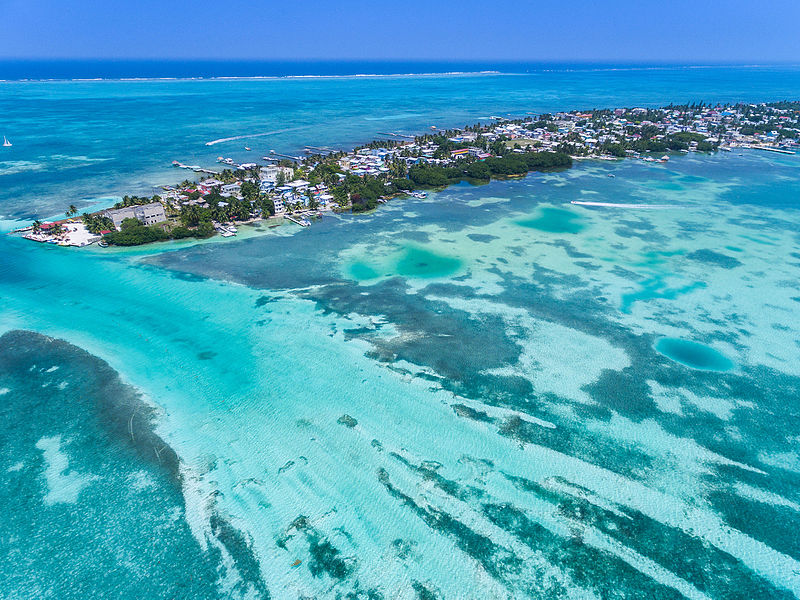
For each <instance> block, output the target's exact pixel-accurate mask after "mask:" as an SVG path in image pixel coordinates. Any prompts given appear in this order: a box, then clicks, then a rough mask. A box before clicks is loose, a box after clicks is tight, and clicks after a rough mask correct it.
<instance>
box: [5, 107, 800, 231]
mask: <svg viewBox="0 0 800 600" xmlns="http://www.w3.org/2000/svg"><path fill="white" fill-rule="evenodd" d="M378 135H380V136H381V138H380V139H378V140H375V141H372V142H370V143H368V144H365V145H363V146H361V147H358V148H355V149H353V150H350V151H345V150H337V149H334V148H328V147H324V148H323V147H312V146H306V147H305V148H304V150H303V152H302V154H301V155H300V156H294V155H285V154H276V153H274V152H273V153H271V155H270V156H265V157H263V162H262V163H257V162H252V163H244V164H237V163H235V162H234V161H233V160H232V159H230V158H225V157H219V158H218V159H217V162H218V163H219V164H220V166H221V170H211V169H206V168H202V167H200V166H193V165H184V164H181V163H179V162H177V161H175V162H174V163H173V164H174V166H176V167H178V168H185V169H189V170H191V171H192V172H193V173H195V174H197V175H199V176H200V179H199V180H189V179H186V180H184V181H183V182H181V183H180V184H177V185H173V186H163V187H162V188H161V191H160V193H159V194H157V195H154V196H152V197H139V196H125V197H123V198H122V200H121V201H120V202H118V203H117V204H115V205H114V206H113V207H110V208H108V209H105V210H101V211H97V212H94V213H91V214H89V213H84V214H83V215H81V216H78V215H77V212H78V211H77V210H76V209H75V207H74V206H71V207H70V209H69V210H68V211H67V218H66V219H62V220H58V221H54V222H40V221H36V222H34V223H33V224H32V225H31V226H29V227H26V228H24V229H22V230H18V232H17V233H21V234H22V235H23V236H24V237H26V238H28V239H31V240H35V241H39V242H45V243H52V244H58V245H65V246H87V245H91V244H94V243H97V244H98V245H101V246H108V245H117V246H132V245H139V244H144V243H150V242H157V241H166V240H170V239H184V238H207V237H211V236H213V235H215V234H218V235H221V236H223V237H233V236H235V235H236V234H237V233H238V229H237V225H241V224H243V223H251V222H254V221H261V220H268V221H270V222H271V223H275V224H279V223H282V222H284V221H289V222H293V223H295V224H297V225H300V226H304V227H305V226H309V225H310V224H311V222H312V220H313V219H315V218H319V217H321V216H322V215H323V214H324V213H325V212H329V211H346V210H352V211H353V212H365V211H369V210H372V209H374V208H375V207H376V206H377V205H378V204H380V203H382V202H386V201H388V200H390V199H392V198H394V197H397V196H400V195H405V194H411V195H415V196H418V197H424V195H425V194H426V192H425V191H424V190H425V189H437V188H443V187H446V186H448V185H450V184H453V183H457V182H460V181H465V180H466V181H470V182H472V183H481V182H487V181H489V180H491V179H492V178H505V177H515V176H522V175H525V174H526V173H529V172H531V171H536V170H540V171H541V170H553V169H565V168H569V167H571V166H572V164H573V160H580V159H588V158H593V159H601V160H621V159H625V158H629V159H637V160H643V161H646V162H652V163H663V162H666V161H668V160H669V159H670V155H676V154H681V153H689V152H714V151H718V150H722V151H731V150H733V149H735V148H736V149H744V148H747V149H756V150H762V151H770V152H779V153H788V154H793V153H794V152H795V151H796V149H797V148H798V147H800V142H799V141H798V140H800V101H792V102H774V103H764V104H736V105H715V106H708V105H705V104H691V105H681V106H677V105H670V106H666V107H663V108H658V109H653V108H617V109H603V110H584V111H571V112H559V113H555V114H533V113H530V114H526V115H524V116H522V117H518V118H505V117H491V118H489V119H486V120H485V122H481V123H478V124H475V125H472V126H468V127H465V128H463V129H448V130H439V129H437V128H436V127H435V126H431V127H430V129H429V130H428V131H427V132H426V133H424V134H421V135H410V134H405V133H397V132H390V133H386V132H381V133H379V134H378Z"/></svg>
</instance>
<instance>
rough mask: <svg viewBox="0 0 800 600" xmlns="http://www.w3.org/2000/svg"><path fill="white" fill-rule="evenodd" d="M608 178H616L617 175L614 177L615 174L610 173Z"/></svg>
mask: <svg viewBox="0 0 800 600" xmlns="http://www.w3.org/2000/svg"><path fill="white" fill-rule="evenodd" d="M608 176H609V177H616V175H614V174H613V173H609V174H608Z"/></svg>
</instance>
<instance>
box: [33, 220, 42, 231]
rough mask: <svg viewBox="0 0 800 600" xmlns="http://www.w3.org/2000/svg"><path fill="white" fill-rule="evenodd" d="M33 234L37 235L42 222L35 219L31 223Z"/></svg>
mask: <svg viewBox="0 0 800 600" xmlns="http://www.w3.org/2000/svg"><path fill="white" fill-rule="evenodd" d="M32 229H33V233H39V232H40V231H41V230H42V222H41V221H40V220H39V219H36V220H35V221H34V222H33V227H32Z"/></svg>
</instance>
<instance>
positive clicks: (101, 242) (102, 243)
mask: <svg viewBox="0 0 800 600" xmlns="http://www.w3.org/2000/svg"><path fill="white" fill-rule="evenodd" d="M97 245H98V246H100V247H101V248H108V242H107V241H105V240H100V241H99V242H97Z"/></svg>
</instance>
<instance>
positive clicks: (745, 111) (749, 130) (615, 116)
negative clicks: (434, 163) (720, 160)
mask: <svg viewBox="0 0 800 600" xmlns="http://www.w3.org/2000/svg"><path fill="white" fill-rule="evenodd" d="M799 111H800V105H797V106H795V107H794V108H780V107H778V106H773V105H768V104H749V105H736V106H717V107H698V108H685V107H680V108H665V109H657V110H652V109H646V108H633V109H615V110H613V111H572V112H559V113H555V114H553V115H548V121H547V123H548V125H549V127H540V128H536V129H531V128H529V125H530V123H527V122H519V121H516V122H505V123H503V122H501V123H499V124H497V125H495V126H494V127H493V128H492V129H491V132H487V133H483V134H482V135H483V136H484V137H486V138H487V139H490V140H491V139H492V138H493V137H494V136H497V135H501V136H504V138H506V139H508V140H513V141H515V142H521V145H523V146H524V145H525V144H526V143H528V142H530V143H535V144H536V146H537V148H541V149H542V150H553V149H555V148H557V147H559V146H561V145H562V144H565V143H569V144H571V145H572V146H573V147H577V148H582V149H583V150H584V151H585V152H586V153H587V154H589V155H597V154H598V153H599V149H600V148H601V147H602V146H603V144H605V143H606V142H608V143H612V144H614V143H624V142H630V141H636V140H638V139H641V137H642V136H641V134H639V133H637V130H641V128H642V127H647V126H651V127H655V128H656V129H657V130H658V133H657V134H656V135H655V136H653V138H652V139H655V140H658V139H663V138H664V137H666V136H669V135H672V134H677V133H682V132H688V133H694V134H699V135H700V136H702V137H703V138H705V141H707V142H709V143H712V144H715V145H718V146H720V147H721V148H722V149H723V150H725V149H730V148H734V147H745V148H762V149H767V150H785V151H791V149H793V148H797V147H798V146H800V144H798V141H797V140H798V137H799V136H798V134H800V118H799V116H800V112H799ZM653 114H657V115H658V116H657V117H656V118H652V119H648V118H646V116H647V115H653ZM767 124H770V125H774V129H770V128H766V129H765V125H767ZM688 145H689V149H690V150H691V149H695V148H697V146H698V142H697V141H696V140H695V141H691V142H689V144H688ZM629 154H634V152H632V151H631V152H629Z"/></svg>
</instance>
